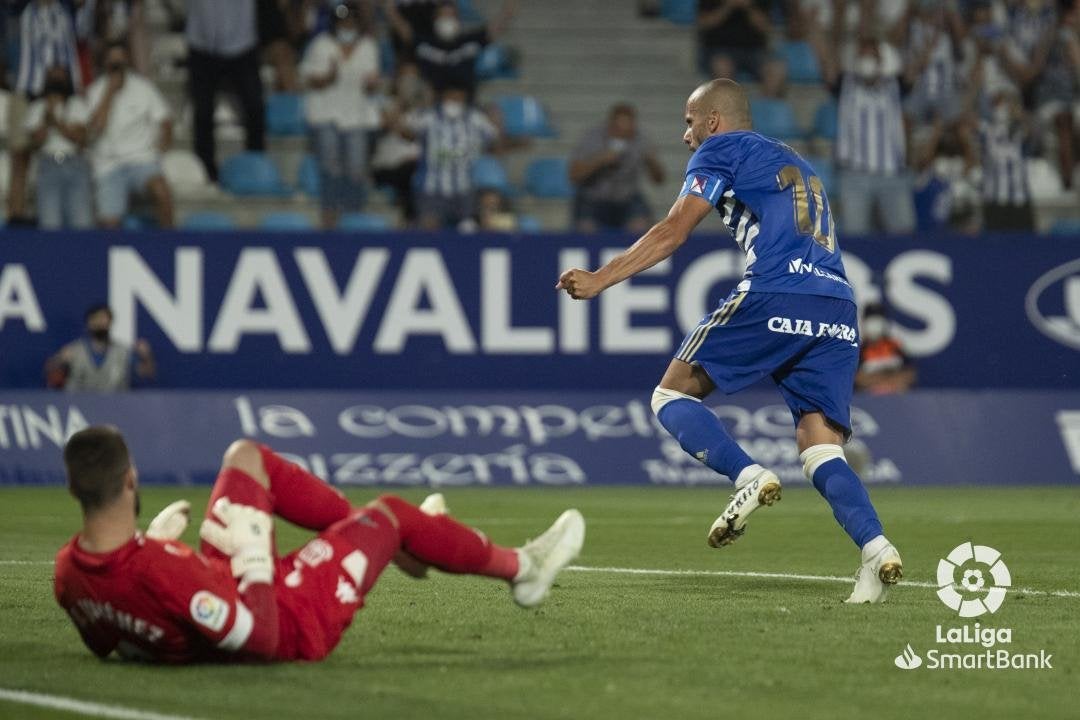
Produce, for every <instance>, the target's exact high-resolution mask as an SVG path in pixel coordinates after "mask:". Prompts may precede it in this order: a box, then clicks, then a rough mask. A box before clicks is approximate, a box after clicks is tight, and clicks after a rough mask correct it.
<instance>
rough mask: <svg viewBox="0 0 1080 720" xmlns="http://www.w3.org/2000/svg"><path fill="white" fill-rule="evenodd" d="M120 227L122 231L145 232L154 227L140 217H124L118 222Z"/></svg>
mask: <svg viewBox="0 0 1080 720" xmlns="http://www.w3.org/2000/svg"><path fill="white" fill-rule="evenodd" d="M120 227H121V228H123V229H124V230H147V229H149V228H152V227H154V225H153V223H150V222H147V219H146V218H144V217H142V216H141V215H125V216H124V218H123V220H121V221H120Z"/></svg>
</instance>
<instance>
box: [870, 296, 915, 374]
mask: <svg viewBox="0 0 1080 720" xmlns="http://www.w3.org/2000/svg"><path fill="white" fill-rule="evenodd" d="M860 330H861V331H860V333H859V335H860V338H859V370H858V372H857V373H856V374H855V389H856V390H859V391H862V392H868V393H872V394H874V395H892V394H896V393H904V392H907V391H908V390H910V389H911V388H912V387H913V386H914V385H915V380H916V372H915V366H914V364H912V362H911V360H910V359H909V358H908V356H907V355H906V354H904V351H903V348H902V346H901V345H900V342H899V341H898V340H897V339H896V338H894V337H893V336H892V334H891V331H890V329H889V319H888V317H887V316H886V314H885V307H884V306H883V305H880V304H868V305H867V306H866V308H865V310H864V311H863V320H862V323H861V324H860Z"/></svg>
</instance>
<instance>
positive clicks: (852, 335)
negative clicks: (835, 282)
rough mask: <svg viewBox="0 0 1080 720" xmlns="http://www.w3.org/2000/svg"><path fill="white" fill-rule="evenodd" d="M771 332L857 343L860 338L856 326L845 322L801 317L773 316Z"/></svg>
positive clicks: (769, 323)
mask: <svg viewBox="0 0 1080 720" xmlns="http://www.w3.org/2000/svg"><path fill="white" fill-rule="evenodd" d="M767 324H768V327H769V331H770V332H774V333H782V334H784V335H805V336H807V337H827V338H833V339H835V340H843V341H845V342H849V343H852V344H855V342H856V341H857V340H858V338H859V334H858V332H857V331H856V330H855V328H853V327H851V326H850V325H845V324H844V323H825V322H818V323H815V322H814V321H813V320H802V319H799V318H786V317H771V318H769V320H768V323H767Z"/></svg>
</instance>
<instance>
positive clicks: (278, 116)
mask: <svg viewBox="0 0 1080 720" xmlns="http://www.w3.org/2000/svg"><path fill="white" fill-rule="evenodd" d="M266 131H267V132H268V133H270V134H271V135H303V134H304V133H306V132H307V122H306V121H305V120H304V101H303V100H302V99H301V97H300V96H299V95H293V94H291V93H275V94H273V95H271V96H270V97H268V98H267V99H266Z"/></svg>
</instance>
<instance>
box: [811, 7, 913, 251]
mask: <svg viewBox="0 0 1080 720" xmlns="http://www.w3.org/2000/svg"><path fill="white" fill-rule="evenodd" d="M839 15H840V14H839V13H834V18H833V20H834V24H835V25H836V26H837V27H835V28H834V32H833V37H834V38H835V37H839V36H840V34H841V28H840V27H839V25H840V24H841V19H840V18H839ZM867 17H870V14H869V13H867ZM862 28H863V29H862V30H861V31H860V34H859V37H858V39H857V40H856V41H855V43H854V45H853V47H850V48H849V49H848V52H847V53H846V54H847V56H848V57H847V58H846V60H847V62H846V63H844V65H843V67H841V63H840V59H839V57H838V53H837V51H836V47H835V42H834V41H832V40H829V39H826V38H825V36H824V34H823V33H822V31H821V28H820V26H817V27H815V28H813V29H812V30H811V34H810V39H811V42H812V44H813V45H814V47H815V49H816V50H817V53H818V57H819V62H820V64H821V68H822V77H823V78H824V79H825V82H826V84H827V85H828V86H829V89H830V90H831V91H832V93H833V94H834V95H836V96H837V97H838V101H839V107H838V113H837V126H838V128H837V139H836V144H835V146H834V154H835V156H836V164H837V168H838V169H839V182H840V199H841V206H840V210H841V215H840V219H841V228H842V229H843V230H844V232H846V233H848V234H851V235H865V234H868V233H870V232H872V231H874V230H875V229H881V230H884V232H886V233H889V234H906V233H910V232H913V231H914V229H915V200H914V192H913V188H912V179H911V175H910V173H909V172H908V166H907V144H906V143H907V140H906V137H905V128H904V121H903V105H902V96H903V93H904V86H903V84H902V78H901V75H900V73H901V69H902V64H901V61H900V55H899V53H898V52H897V51H896V50H895V49H894V48H893V47H892V46H891V45H890V44H889V43H887V42H885V41H884V40H882V39H880V38H879V37H878V36H877V35H876V34H875V33H874V32H873V30H872V22H871V21H867V22H864V23H863V25H862ZM875 210H876V211H877V215H878V218H879V221H880V225H875V224H874V223H873V222H872V219H873V215H874V211H875Z"/></svg>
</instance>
